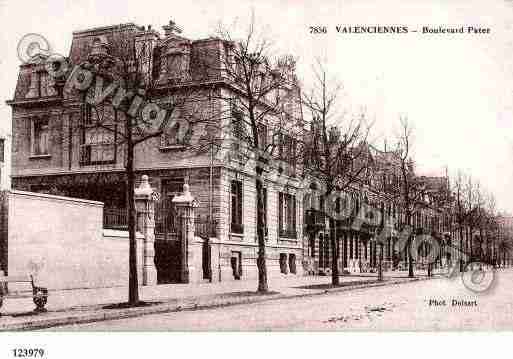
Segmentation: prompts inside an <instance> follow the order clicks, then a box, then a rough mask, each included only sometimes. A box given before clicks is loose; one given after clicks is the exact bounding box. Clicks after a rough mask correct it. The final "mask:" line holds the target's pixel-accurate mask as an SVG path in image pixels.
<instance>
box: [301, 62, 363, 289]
mask: <svg viewBox="0 0 513 359" xmlns="http://www.w3.org/2000/svg"><path fill="white" fill-rule="evenodd" d="M313 74H314V85H313V87H312V89H311V90H310V92H305V93H304V94H303V97H302V98H303V104H304V106H305V108H306V109H307V110H308V111H310V114H311V122H310V125H311V130H310V132H308V133H307V136H306V137H307V138H308V139H309V142H308V143H307V145H306V146H305V148H304V151H303V155H304V156H305V159H306V161H305V162H307V164H305V167H304V171H305V174H306V175H308V176H311V177H313V178H316V179H318V180H319V181H321V183H322V185H323V186H322V187H323V189H322V190H323V193H322V197H323V198H324V203H328V202H329V201H328V199H329V196H330V195H331V194H332V193H334V192H336V191H337V192H345V191H347V190H348V189H349V188H350V187H352V186H353V185H355V184H357V183H358V184H361V182H362V179H363V177H364V175H365V174H366V173H367V170H368V169H369V164H370V155H369V148H368V144H367V139H368V135H369V130H370V125H369V124H368V123H367V122H366V120H365V118H364V117H363V115H362V116H360V117H357V118H350V119H349V120H347V119H345V118H344V117H343V116H340V114H339V113H337V106H338V105H339V103H338V101H339V96H340V91H341V89H342V85H341V84H340V83H339V82H338V81H336V80H331V79H329V78H328V74H327V71H326V69H325V67H324V66H323V64H322V62H321V61H319V60H317V62H316V64H315V65H314V66H313ZM337 220H338V219H337V218H334V217H333V216H332V217H331V218H330V221H331V224H330V231H331V233H330V238H331V241H330V243H331V252H332V254H333V255H332V256H333V258H332V262H331V267H332V268H331V276H332V277H331V278H332V279H331V280H332V284H333V285H338V284H339V271H338V255H339V250H338V248H339V243H338V240H339V239H338V236H337V233H336V230H337Z"/></svg>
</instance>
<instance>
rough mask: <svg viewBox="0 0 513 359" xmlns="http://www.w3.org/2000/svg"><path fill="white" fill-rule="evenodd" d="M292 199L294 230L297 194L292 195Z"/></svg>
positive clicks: (294, 227) (294, 228) (293, 227)
mask: <svg viewBox="0 0 513 359" xmlns="http://www.w3.org/2000/svg"><path fill="white" fill-rule="evenodd" d="M291 199H292V201H291V202H292V230H293V231H295V230H296V196H291Z"/></svg>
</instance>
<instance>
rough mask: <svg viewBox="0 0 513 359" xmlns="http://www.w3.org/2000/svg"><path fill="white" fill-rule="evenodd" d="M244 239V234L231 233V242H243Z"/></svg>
mask: <svg viewBox="0 0 513 359" xmlns="http://www.w3.org/2000/svg"><path fill="white" fill-rule="evenodd" d="M243 239H244V233H233V232H230V240H237V241H242V240H243Z"/></svg>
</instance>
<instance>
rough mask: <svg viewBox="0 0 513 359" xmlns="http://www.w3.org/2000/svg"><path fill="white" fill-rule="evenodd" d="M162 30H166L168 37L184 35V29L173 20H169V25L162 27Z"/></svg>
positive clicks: (165, 33)
mask: <svg viewBox="0 0 513 359" xmlns="http://www.w3.org/2000/svg"><path fill="white" fill-rule="evenodd" d="M162 28H163V29H164V35H165V36H166V37H167V36H171V35H173V34H181V33H182V28H181V27H180V26H178V25H177V24H176V23H175V22H174V21H173V20H169V24H168V25H164V26H162Z"/></svg>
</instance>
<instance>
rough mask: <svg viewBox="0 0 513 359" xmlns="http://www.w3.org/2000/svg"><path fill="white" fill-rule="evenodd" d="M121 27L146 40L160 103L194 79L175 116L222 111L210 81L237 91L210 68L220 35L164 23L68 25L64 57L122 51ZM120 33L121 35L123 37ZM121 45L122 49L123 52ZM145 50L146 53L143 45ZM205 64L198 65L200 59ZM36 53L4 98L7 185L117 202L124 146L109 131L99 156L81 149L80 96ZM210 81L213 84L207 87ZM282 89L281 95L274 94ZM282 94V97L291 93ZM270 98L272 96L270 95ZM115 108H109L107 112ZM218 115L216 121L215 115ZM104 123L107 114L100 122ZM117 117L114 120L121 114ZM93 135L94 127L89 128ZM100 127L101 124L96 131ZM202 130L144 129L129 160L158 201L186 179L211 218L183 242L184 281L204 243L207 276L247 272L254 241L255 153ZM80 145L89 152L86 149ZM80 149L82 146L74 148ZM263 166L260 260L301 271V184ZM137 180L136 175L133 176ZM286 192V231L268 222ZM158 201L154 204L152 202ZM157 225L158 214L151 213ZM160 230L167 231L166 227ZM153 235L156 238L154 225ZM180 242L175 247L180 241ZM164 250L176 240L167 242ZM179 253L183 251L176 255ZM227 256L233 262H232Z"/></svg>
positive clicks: (84, 129)
mask: <svg viewBox="0 0 513 359" xmlns="http://www.w3.org/2000/svg"><path fill="white" fill-rule="evenodd" d="M121 30H123V32H124V34H128V35H127V36H129V38H130V39H132V40H133V41H134V43H135V51H139V50H140V49H141V48H142V44H145V45H144V46H147V47H148V48H152V49H154V51H153V52H151V54H149V55H148V56H149V57H148V61H147V62H146V63H145V66H148V67H147V69H146V70H149V71H148V72H146V73H151V75H148V76H152V79H153V80H154V81H155V83H156V85H157V86H158V88H159V91H161V92H162V93H164V95H162V96H161V95H156V97H155V98H154V100H155V101H156V102H157V103H161V104H164V102H165V91H168V90H169V91H170V90H171V89H174V91H181V90H177V89H178V88H180V89H184V90H183V91H186V89H194V96H195V101H194V102H193V103H192V104H184V105H183V106H181V107H180V108H179V109H177V110H176V112H175V113H174V115H173V116H176V117H177V118H178V119H180V118H185V117H188V116H194V117H196V118H215V117H216V116H218V117H219V114H220V113H225V112H226V111H227V110H229V108H228V107H227V104H224V103H220V101H219V100H216V99H215V96H214V98H212V97H211V96H210V95H211V94H212V91H214V92H215V91H218V92H216V93H217V94H218V95H220V94H222V96H225V97H237V96H238V97H241V98H242V97H243V96H241V95H240V94H239V93H238V92H237V91H235V90H234V89H233V88H230V87H229V86H227V85H226V84H224V83H223V78H222V75H221V73H220V72H219V71H216V70H213V69H216V68H219V67H220V65H219V64H220V62H221V58H222V56H225V55H224V51H226V46H225V45H226V44H225V43H224V42H223V41H222V40H220V39H215V38H209V39H200V40H194V41H193V40H190V39H186V38H184V37H182V36H181V35H179V34H178V32H177V31H175V30H176V29H175V28H174V27H173V26H171V27H170V25H169V26H166V27H165V34H164V36H162V35H161V34H159V33H157V32H156V31H154V30H151V29H150V28H148V29H146V28H144V27H140V26H137V25H134V24H124V25H119V26H109V27H103V28H96V29H89V30H84V31H77V32H74V33H73V40H72V43H71V50H70V61H71V63H72V64H79V63H81V62H83V61H84V60H86V59H88V58H90V57H91V56H113V57H116V56H121V57H122V56H131V55H133V54H131V53H130V51H132V50H131V48H129V47H126V46H124V47H123V46H119V43H120V42H119V39H118V31H121ZM132 40H130V41H132ZM127 51H128V53H127ZM144 56H146V55H144ZM205 62H206V63H208V64H209V65H210V67H209V70H208V71H206V72H204V71H202V67H201V65H202V64H203V65H204V63H205ZM43 65H44V59H39V60H38V59H34V61H32V62H29V63H27V64H24V65H22V66H21V67H20V74H19V81H18V83H17V86H16V90H15V94H14V98H13V100H12V101H9V104H10V105H11V106H12V113H13V117H12V129H13V150H12V164H13V165H12V168H13V170H12V178H13V187H14V188H16V189H19V190H26V191H36V192H44V193H50V194H54V195H65V196H73V197H80V198H85V199H88V200H95V201H101V202H103V203H104V204H105V207H106V208H123V207H124V206H125V205H126V203H125V192H126V184H125V183H126V178H125V175H124V167H125V162H126V147H125V144H124V143H122V142H121V141H120V142H119V143H117V142H116V141H111V142H112V143H111V142H109V143H108V145H109V146H110V145H112V147H109V148H108V151H107V150H106V151H105V153H108V156H105V155H103V157H101V158H95V160H92V158H93V157H94V155H92V154H91V151H92V150H91V146H90V145H89V142H87V141H89V140H88V139H87V138H89V137H88V136H89V134H90V132H91V131H92V130H91V128H90V127H88V125H87V123H86V122H84V121H86V119H87V116H90V115H89V114H88V111H90V110H88V109H87V106H86V105H85V104H84V102H83V101H82V99H81V97H80V96H79V95H78V94H77V93H75V92H66V91H62V92H59V91H54V89H55V87H54V86H53V85H54V84H53V83H52V81H51V80H49V79H48V74H47V73H45V68H44V66H43ZM213 84H215V86H216V87H213ZM289 93H290V94H291V95H290V96H289V98H288V99H287V106H288V109H289V114H290V115H292V116H299V114H300V112H301V111H300V108H299V100H298V98H296V99H294V98H292V97H293V96H295V95H297V94H298V93H297V92H294V91H293V90H291V91H289ZM282 98H286V96H284V95H283V94H282ZM291 98H292V99H291ZM273 101H274V99H273ZM103 116H106V117H105V119H106V120H107V121H112V120H113V119H118V120H119V119H122V117H123V114H122V113H117V112H116V111H113V110H112V109H109V108H105V109H104V112H103ZM116 116H119V117H116ZM219 121H221V125H222V126H220V127H221V128H223V127H224V125H226V127H229V125H231V124H230V119H229V118H222V117H220V119H219ZM223 121H224V122H226V123H224V122H223ZM106 123H108V124H110V122H106ZM121 123H122V122H121ZM96 134H97V135H98V136H99V135H100V134H99V131H98V132H97V133H96ZM102 135H104V134H102ZM208 135H209V132H208V130H207V129H206V128H205V125H204V124H203V123H199V124H195V125H193V126H192V129H191V134H190V139H189V144H193V145H192V146H186V145H183V144H180V143H174V144H171V145H170V144H169V143H167V142H166V138H165V137H164V136H157V137H155V138H151V139H149V140H147V141H145V142H144V143H141V144H139V145H138V146H137V147H136V151H135V159H134V166H135V172H136V177H137V178H138V179H140V178H141V176H143V175H147V176H148V177H149V183H150V185H151V187H152V188H153V190H155V191H156V192H158V193H160V195H161V198H162V202H166V201H167V200H168V199H171V198H172V197H173V196H176V195H177V189H176V183H185V182H186V183H187V184H188V186H189V189H190V192H191V193H192V195H193V196H194V198H195V200H196V201H197V208H195V217H199V218H200V219H201V220H208V221H215V223H216V235H215V236H212V237H211V238H206V237H199V236H196V238H195V239H194V240H193V241H192V242H194V243H188V244H187V246H188V247H190V251H189V252H188V253H186V254H185V255H186V256H191V257H190V258H189V257H188V260H189V262H190V263H191V266H193V267H196V272H195V273H196V274H195V275H194V276H192V277H191V280H192V281H203V280H207V278H205V276H204V275H201V273H202V271H201V270H199V269H198V268H199V267H204V265H205V258H204V257H203V255H202V250H203V249H202V248H203V247H204V246H205V245H206V246H208V248H210V249H209V250H210V253H211V254H210V258H209V260H208V264H207V265H209V266H210V271H211V275H210V280H222V281H225V280H233V279H249V278H255V277H256V275H257V270H256V257H257V247H258V246H257V242H256V231H255V226H256V224H255V221H256V219H255V218H256V206H255V201H256V192H255V170H254V167H255V163H254V161H253V162H252V161H251V160H250V159H249V160H245V161H244V163H243V164H241V163H240V159H239V158H237V159H235V160H233V159H234V158H235V157H237V156H236V155H237V154H234V153H232V154H231V155H228V156H227V155H226V152H223V150H222V149H223V148H225V147H227V146H225V145H226V144H228V145H229V144H230V141H231V140H232V139H230V138H229V137H230V136H226V137H227V138H225V136H224V135H222V136H220V138H219V139H217V140H216V141H217V142H216V143H215V145H216V146H217V147H216V149H215V150H214V149H213V145H212V146H206V147H205V146H204V145H203V144H202V143H203V142H202V138H203V136H208ZM85 149H87V150H88V151H89V152H86V151H85ZM84 154H87V155H88V156H84ZM274 172H276V171H274V170H271V172H270V173H269V174H267V175H266V178H265V181H264V182H265V183H264V186H265V187H266V188H267V196H268V197H267V198H268V199H267V205H266V206H267V208H268V211H267V225H268V229H267V231H268V235H267V260H268V262H267V267H268V272H269V273H270V274H271V275H279V274H280V273H289V274H290V273H292V274H294V275H301V274H302V265H301V261H302V258H303V255H302V232H303V229H302V222H303V209H302V206H301V203H302V201H301V197H302V195H301V190H302V184H301V183H300V181H299V180H298V179H296V178H294V177H291V176H287V175H285V174H281V173H280V174H278V173H274ZM232 180H239V181H241V182H242V203H243V209H242V216H243V218H242V223H243V224H244V230H243V232H242V233H232V231H231V223H232V216H233V214H232V203H231V201H232V193H231V181H232ZM138 184H139V183H137V185H138ZM280 192H282V193H287V194H290V195H295V196H296V203H297V204H296V205H295V207H294V208H295V213H294V216H295V221H294V223H295V225H296V227H295V229H294V230H295V233H296V235H295V237H296V238H283V237H280V236H279V230H278V202H279V201H278V196H279V193H280ZM158 207H159V203H157V204H156V210H158ZM156 225H157V226H158V225H159V223H156ZM166 238H167V237H166ZM156 240H161V238H160V237H159V236H158V234H157V238H156ZM182 249H183V248H182ZM169 250H170V251H171V252H173V251H175V252H176V251H177V249H176V248H174V249H173V248H171V247H170V248H169ZM182 260H183V257H182ZM234 266H235V267H237V268H235V269H236V270H235V269H234Z"/></svg>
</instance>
